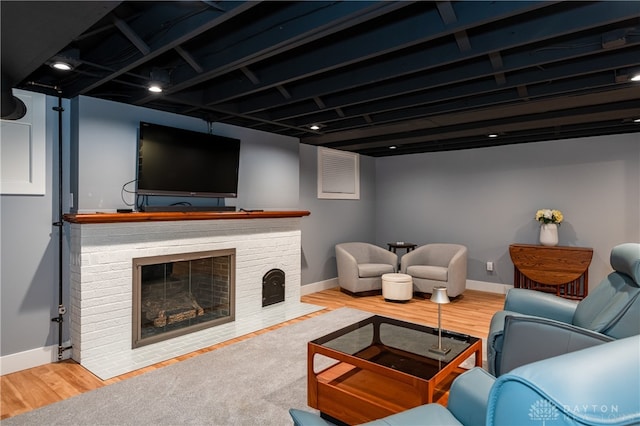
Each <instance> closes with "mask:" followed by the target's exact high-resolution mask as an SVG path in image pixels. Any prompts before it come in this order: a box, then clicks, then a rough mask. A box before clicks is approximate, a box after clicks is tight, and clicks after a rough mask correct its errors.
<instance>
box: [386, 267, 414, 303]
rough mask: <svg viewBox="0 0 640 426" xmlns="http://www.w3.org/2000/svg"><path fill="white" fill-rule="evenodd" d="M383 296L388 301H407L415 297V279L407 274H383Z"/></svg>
mask: <svg viewBox="0 0 640 426" xmlns="http://www.w3.org/2000/svg"><path fill="white" fill-rule="evenodd" d="M382 297H384V300H386V301H387V302H407V301H409V300H411V298H412V297H413V279H412V278H411V275H407V274H384V275H382Z"/></svg>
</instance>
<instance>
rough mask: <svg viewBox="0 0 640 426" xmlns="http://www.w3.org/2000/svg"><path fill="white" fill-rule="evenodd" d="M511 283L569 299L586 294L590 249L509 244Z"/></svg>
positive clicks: (591, 251)
mask: <svg viewBox="0 0 640 426" xmlns="http://www.w3.org/2000/svg"><path fill="white" fill-rule="evenodd" d="M509 255H510V256H511V261H512V262H513V266H514V274H513V286H514V287H515V288H528V289H532V290H538V291H544V292H547V293H554V294H555V295H557V296H561V297H564V298H566V299H572V300H582V299H584V298H585V297H586V296H587V294H589V265H590V264H591V258H592V257H593V249H591V248H587V247H545V246H539V245H531V244H511V245H510V246H509Z"/></svg>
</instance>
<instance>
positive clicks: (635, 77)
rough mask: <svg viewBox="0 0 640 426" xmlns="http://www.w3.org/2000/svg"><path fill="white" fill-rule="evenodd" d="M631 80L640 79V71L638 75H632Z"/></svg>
mask: <svg viewBox="0 0 640 426" xmlns="http://www.w3.org/2000/svg"><path fill="white" fill-rule="evenodd" d="M630 80H631V81H640V73H639V74H636V75H633V76H631V78H630Z"/></svg>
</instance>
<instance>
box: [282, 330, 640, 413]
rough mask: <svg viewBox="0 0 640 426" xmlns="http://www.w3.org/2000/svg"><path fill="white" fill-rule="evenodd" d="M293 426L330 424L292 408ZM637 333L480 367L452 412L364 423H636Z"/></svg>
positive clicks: (458, 391) (462, 382)
mask: <svg viewBox="0 0 640 426" xmlns="http://www.w3.org/2000/svg"><path fill="white" fill-rule="evenodd" d="M289 412H290V414H291V417H292V419H293V422H294V425H295V426H327V425H331V423H329V422H327V421H325V420H324V419H322V418H321V417H320V416H317V415H315V414H313V413H310V412H308V411H302V410H298V409H291V410H289ZM638 424H640V336H633V337H628V338H624V339H619V340H615V341H612V342H608V343H604V344H602V345H598V346H593V347H589V348H586V349H582V350H579V351H575V352H570V353H567V354H564V355H560V356H557V357H553V358H548V359H545V360H542V361H538V362H535V363H532V364H527V365H524V366H521V367H518V368H516V369H514V370H512V371H511V372H509V373H507V374H504V375H502V376H500V377H499V378H495V377H493V376H492V375H490V374H489V373H487V372H486V371H484V370H482V369H480V368H478V367H476V368H474V369H472V370H469V371H468V372H466V373H464V374H462V375H460V376H459V377H458V378H457V379H456V380H454V382H453V384H452V386H451V391H450V394H449V402H448V406H447V408H445V407H444V406H442V405H439V404H426V405H422V406H419V407H416V408H412V409H410V410H407V411H403V412H401V413H398V414H394V415H391V416H388V417H385V418H383V419H379V420H374V421H372V422H369V423H366V425H367V426H385V425H386V426H401V425H404V426H429V425H438V426H446V425H507V426H514V425H522V426H526V425H531V426H543V425H547V426H564V425H574V426H575V425H608V426H619V425H620V426H621V425H638Z"/></svg>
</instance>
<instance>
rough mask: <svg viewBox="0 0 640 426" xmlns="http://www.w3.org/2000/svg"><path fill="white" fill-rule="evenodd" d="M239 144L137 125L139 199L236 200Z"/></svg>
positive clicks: (168, 128) (234, 140) (162, 127)
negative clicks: (217, 198)
mask: <svg viewBox="0 0 640 426" xmlns="http://www.w3.org/2000/svg"><path fill="white" fill-rule="evenodd" d="M239 160H240V140H238V139H232V138H227V137H224V136H217V135H212V134H208V133H201V132H194V131H191V130H184V129H177V128H174V127H167V126H161V125H159V124H151V123H145V122H140V138H139V141H138V180H137V193H138V195H169V196H190V197H226V198H236V197H237V196H238V164H239Z"/></svg>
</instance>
